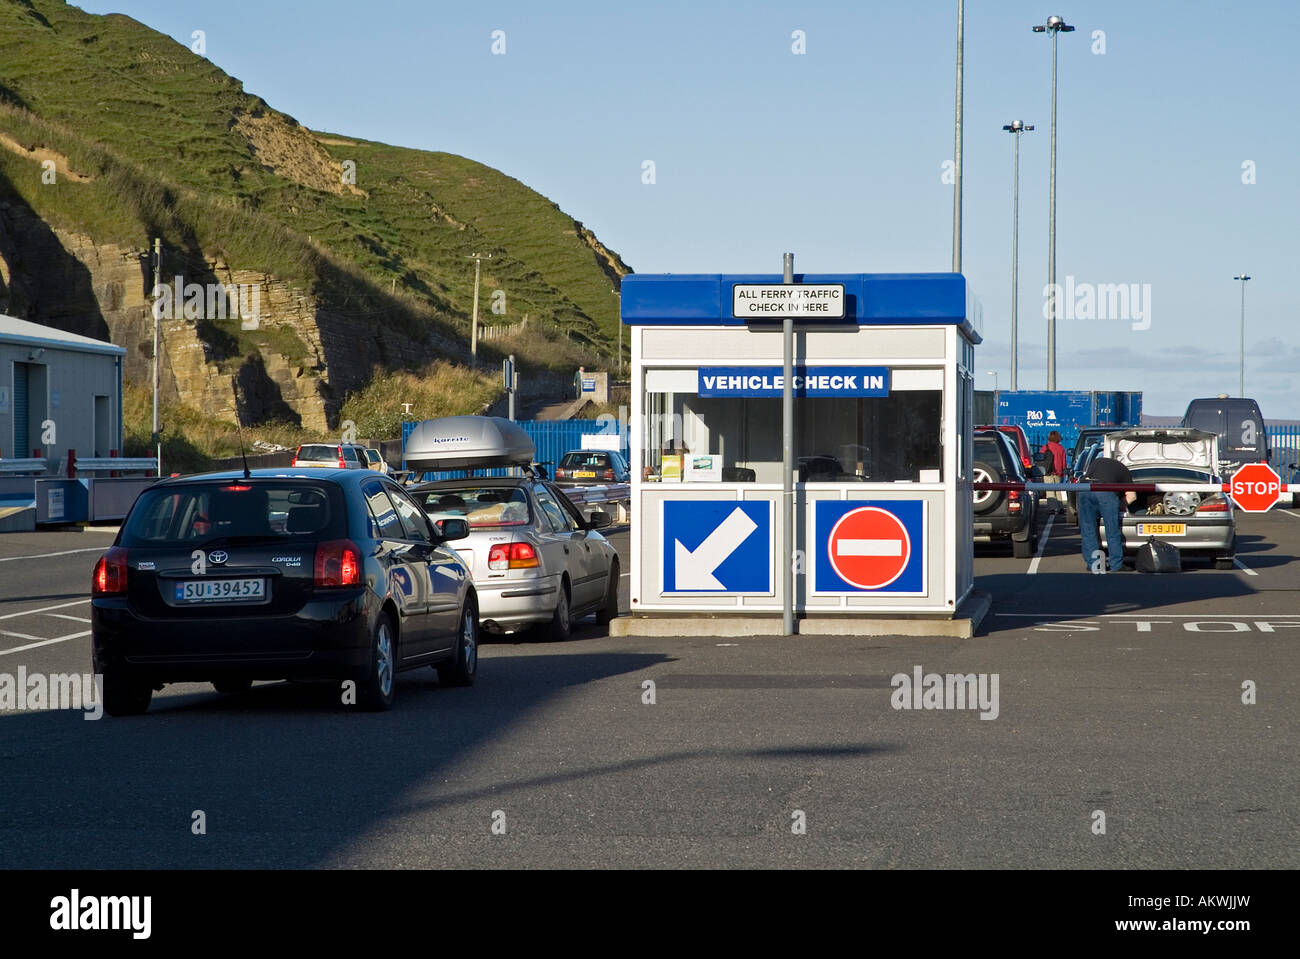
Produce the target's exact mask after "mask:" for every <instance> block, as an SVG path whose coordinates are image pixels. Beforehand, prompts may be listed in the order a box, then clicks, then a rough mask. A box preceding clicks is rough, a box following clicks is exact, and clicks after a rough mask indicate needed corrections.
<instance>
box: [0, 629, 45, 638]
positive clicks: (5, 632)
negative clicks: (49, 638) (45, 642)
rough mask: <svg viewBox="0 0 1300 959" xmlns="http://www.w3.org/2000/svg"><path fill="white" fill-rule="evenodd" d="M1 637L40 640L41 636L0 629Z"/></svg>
mask: <svg viewBox="0 0 1300 959" xmlns="http://www.w3.org/2000/svg"><path fill="white" fill-rule="evenodd" d="M0 636H12V637H13V638H14V639H40V638H41V637H39V636H28V635H27V634H26V633H11V632H10V631H9V630H7V629H0Z"/></svg>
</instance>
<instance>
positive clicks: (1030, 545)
mask: <svg viewBox="0 0 1300 959" xmlns="http://www.w3.org/2000/svg"><path fill="white" fill-rule="evenodd" d="M1011 555H1012V556H1014V557H1015V558H1016V559H1029V557H1031V556H1033V555H1034V540H1033V537H1030V538H1029V539H1027V540H1025V541H1024V542H1023V543H1022V542H1021V541H1020V540H1018V539H1012V540H1011Z"/></svg>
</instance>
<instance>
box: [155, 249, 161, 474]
mask: <svg viewBox="0 0 1300 959" xmlns="http://www.w3.org/2000/svg"><path fill="white" fill-rule="evenodd" d="M161 283H162V237H154V241H153V288H154V301H153V442H154V455H155V456H156V457H157V459H158V462H157V464H156V465H157V469H158V475H159V476H162V436H161V435H159V433H158V369H159V365H160V364H159V362H158V344H159V339H160V336H161V331H160V326H161V320H159V318H158V293H157V290H158V287H159V286H160V285H161Z"/></svg>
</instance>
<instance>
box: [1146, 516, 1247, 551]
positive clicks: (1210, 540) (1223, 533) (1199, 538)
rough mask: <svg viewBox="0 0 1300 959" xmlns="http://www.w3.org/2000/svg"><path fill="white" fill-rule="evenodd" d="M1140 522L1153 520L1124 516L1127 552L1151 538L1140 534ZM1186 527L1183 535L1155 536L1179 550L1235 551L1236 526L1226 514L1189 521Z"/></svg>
mask: <svg viewBox="0 0 1300 959" xmlns="http://www.w3.org/2000/svg"><path fill="white" fill-rule="evenodd" d="M1190 519H1191V518H1190V517H1189V520H1190ZM1140 522H1142V523H1146V522H1152V520H1150V519H1147V518H1145V517H1137V516H1125V517H1124V550H1125V552H1129V553H1132V552H1136V551H1137V549H1138V547H1140V546H1141V545H1142V544H1143V543H1145V542H1146V541H1147V539H1148V538H1150V537H1148V536H1146V535H1141V536H1139V535H1138V530H1137V527H1138V523H1140ZM1186 528H1187V529H1186V533H1185V534H1184V535H1182V536H1169V535H1163V536H1162V535H1158V534H1157V535H1156V536H1155V538H1156V539H1158V540H1160V541H1161V542H1162V543H1168V544H1169V545H1170V546H1173V547H1175V548H1176V549H1179V550H1204V551H1205V552H1215V553H1231V552H1232V551H1233V545H1234V543H1233V541H1234V537H1235V533H1236V526H1235V525H1234V524H1233V522H1232V520H1231V519H1229V518H1227V516H1226V515H1225V517H1224V518H1223V519H1216V520H1212V521H1209V522H1206V521H1200V522H1190V521H1188V522H1187V523H1186Z"/></svg>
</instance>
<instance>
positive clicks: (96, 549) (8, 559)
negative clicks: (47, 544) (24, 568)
mask: <svg viewBox="0 0 1300 959" xmlns="http://www.w3.org/2000/svg"><path fill="white" fill-rule="evenodd" d="M102 552H104V547H102V546H88V547H86V548H85V549H65V550H64V551H63V552H61V553H37V554H36V555H35V556H0V563H14V562H17V561H18V560H20V559H48V558H49V557H51V556H71V555H72V554H73V553H102Z"/></svg>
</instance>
